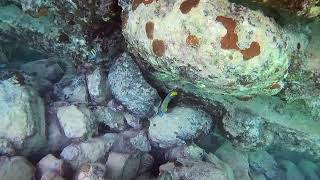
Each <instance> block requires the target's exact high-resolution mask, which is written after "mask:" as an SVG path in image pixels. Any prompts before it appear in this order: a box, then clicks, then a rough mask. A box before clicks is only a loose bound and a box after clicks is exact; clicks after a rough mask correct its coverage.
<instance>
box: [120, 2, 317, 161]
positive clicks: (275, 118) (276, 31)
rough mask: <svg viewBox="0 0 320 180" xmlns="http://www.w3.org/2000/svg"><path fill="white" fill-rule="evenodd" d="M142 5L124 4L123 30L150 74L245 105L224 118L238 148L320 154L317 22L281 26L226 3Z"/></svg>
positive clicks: (229, 105)
mask: <svg viewBox="0 0 320 180" xmlns="http://www.w3.org/2000/svg"><path fill="white" fill-rule="evenodd" d="M135 2H136V3H133V4H131V5H129V6H124V7H125V8H126V10H125V11H124V20H126V21H125V22H126V23H125V25H124V28H123V34H124V37H125V38H126V40H127V45H128V49H129V50H130V51H131V52H132V53H133V54H134V55H135V56H136V57H137V61H138V62H139V65H140V67H142V68H143V69H144V70H145V71H146V72H148V73H147V74H148V75H149V78H150V79H152V80H154V82H156V83H158V84H159V85H160V86H161V87H162V88H163V89H164V90H166V91H168V90H170V89H175V88H181V89H182V90H183V91H185V92H188V93H192V94H194V95H196V96H197V97H199V98H202V99H204V100H209V101H210V102H211V103H213V104H221V105H222V106H223V107H224V108H225V109H226V111H227V112H230V113H231V114H232V113H233V112H234V109H240V111H242V113H239V115H238V114H235V115H236V116H242V115H243V117H236V116H234V117H235V118H229V119H225V122H224V124H225V125H226V126H225V128H226V129H224V130H226V131H227V132H229V133H231V134H233V135H235V136H237V138H235V139H236V141H234V143H235V144H236V145H240V146H242V147H244V148H247V149H252V148H253V149H254V148H256V147H261V146H262V147H272V148H273V149H274V150H276V151H277V150H284V151H294V152H299V153H303V154H304V155H306V156H314V157H316V158H320V146H319V141H320V138H319V137H320V134H319V132H320V130H319V127H320V124H319V121H317V119H319V117H320V116H319V115H320V113H319V111H318V109H319V104H320V103H319V102H320V101H319V98H318V94H319V90H318V88H317V87H318V84H319V83H318V82H319V81H318V79H319V78H318V77H319V71H318V70H316V69H318V67H319V66H318V65H317V64H318V62H319V59H320V58H319V57H320V56H319V51H318V50H317V47H319V45H318V44H319V43H318V42H319V35H317V34H318V32H319V25H317V23H311V24H308V25H304V24H303V23H300V24H299V23H298V24H299V25H295V24H293V23H292V24H291V25H289V26H280V25H278V24H277V22H276V21H275V20H274V19H272V18H270V17H267V16H266V15H265V14H263V13H262V12H261V11H259V10H253V9H250V8H249V7H245V6H242V5H239V4H234V3H230V2H229V1H224V0H213V1H184V0H174V1H170V2H168V1H152V2H151V1H150V2H148V3H140V1H135ZM267 2H268V1H267ZM281 2H282V1H281ZM294 2H296V1H294ZM304 2H307V1H304ZM310 2H311V1H310ZM286 23H287V24H290V22H286ZM300 26H305V27H306V29H308V28H309V29H310V30H311V32H312V33H311V34H310V33H306V32H307V31H309V32H310V30H307V31H304V30H303V28H302V30H300ZM308 35H310V36H311V37H312V38H311V41H309V40H308ZM246 113H249V114H247V115H244V114H246ZM241 114H242V115H241ZM246 116H251V118H250V119H251V120H250V121H249V120H248V121H246V122H241V121H237V122H236V121H233V120H240V119H243V118H244V117H246ZM259 119H261V121H262V122H261V121H260V120H259ZM253 120H255V121H253ZM227 121H231V122H227ZM238 125H240V127H241V128H239V126H238ZM248 126H250V127H253V129H251V128H249V129H248ZM233 135H232V136H233ZM232 136H231V137H232ZM296 142H299V145H297V144H296Z"/></svg>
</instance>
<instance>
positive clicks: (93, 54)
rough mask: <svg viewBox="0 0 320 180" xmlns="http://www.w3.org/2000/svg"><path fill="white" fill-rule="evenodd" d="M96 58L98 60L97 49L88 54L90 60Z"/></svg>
mask: <svg viewBox="0 0 320 180" xmlns="http://www.w3.org/2000/svg"><path fill="white" fill-rule="evenodd" d="M96 58H97V50H96V49H95V48H93V49H91V50H90V51H89V53H88V60H90V61H93V60H95V59H96Z"/></svg>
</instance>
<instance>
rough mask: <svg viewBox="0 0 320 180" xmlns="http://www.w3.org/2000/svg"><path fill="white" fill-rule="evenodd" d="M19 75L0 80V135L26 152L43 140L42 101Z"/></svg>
mask: <svg viewBox="0 0 320 180" xmlns="http://www.w3.org/2000/svg"><path fill="white" fill-rule="evenodd" d="M20 78H21V75H18V74H17V75H15V76H12V77H11V78H9V79H6V80H1V81H0V107H1V108H0V116H1V123H0V137H1V138H3V139H7V140H9V141H10V142H11V143H12V144H13V145H14V146H15V148H17V149H18V150H19V151H21V152H22V153H23V154H28V153H30V152H33V151H37V150H39V149H40V148H42V147H43V146H44V145H45V142H46V135H45V117H44V104H43V101H42V99H41V98H40V97H39V95H38V94H37V93H36V92H35V91H34V90H33V89H32V88H30V87H28V86H24V85H23V78H22V79H20ZM20 80H21V81H20ZM19 81H20V82H19ZM20 83H21V84H20Z"/></svg>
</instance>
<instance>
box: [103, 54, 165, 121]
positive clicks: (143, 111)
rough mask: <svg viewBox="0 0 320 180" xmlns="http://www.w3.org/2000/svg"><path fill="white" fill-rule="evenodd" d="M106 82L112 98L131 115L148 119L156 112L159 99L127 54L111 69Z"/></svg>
mask: <svg viewBox="0 0 320 180" xmlns="http://www.w3.org/2000/svg"><path fill="white" fill-rule="evenodd" d="M108 81H109V84H110V88H111V92H112V94H113V95H114V97H115V98H116V99H117V100H119V101H120V102H121V103H122V104H123V105H124V106H125V107H126V108H127V109H128V111H129V112H130V113H131V114H132V115H134V116H136V117H139V118H148V117H151V116H153V115H154V114H155V113H156V112H157V108H158V106H159V103H160V97H159V95H158V93H157V91H156V89H154V88H153V87H152V86H150V85H149V84H148V83H147V82H146V80H145V79H144V78H143V76H142V73H141V72H140V69H139V67H138V66H137V65H136V64H135V62H134V61H133V59H132V58H131V57H130V56H129V55H128V54H122V55H121V56H120V57H119V58H118V59H117V61H116V63H115V64H114V65H113V66H112V67H111V69H110V72H109V76H108Z"/></svg>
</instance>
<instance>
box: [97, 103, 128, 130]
mask: <svg viewBox="0 0 320 180" xmlns="http://www.w3.org/2000/svg"><path fill="white" fill-rule="evenodd" d="M94 114H95V116H96V119H97V121H98V122H101V123H103V124H104V125H106V126H108V127H110V128H111V129H112V130H115V131H123V130H125V128H126V124H125V119H124V116H123V114H122V113H121V112H116V111H114V110H112V109H111V108H109V107H104V106H98V107H96V108H95V109H94Z"/></svg>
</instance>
